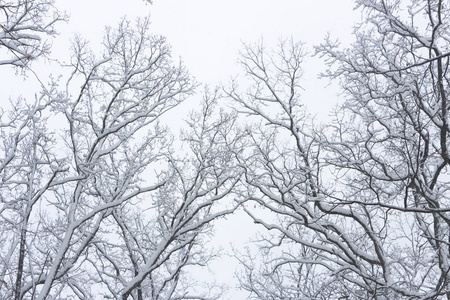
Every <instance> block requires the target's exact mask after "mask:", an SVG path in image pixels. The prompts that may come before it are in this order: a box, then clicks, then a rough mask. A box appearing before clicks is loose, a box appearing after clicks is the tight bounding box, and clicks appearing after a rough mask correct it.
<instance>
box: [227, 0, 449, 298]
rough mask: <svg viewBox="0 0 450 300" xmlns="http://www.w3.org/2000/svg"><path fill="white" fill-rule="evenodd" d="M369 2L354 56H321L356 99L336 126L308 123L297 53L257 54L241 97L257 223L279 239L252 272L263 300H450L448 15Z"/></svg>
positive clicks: (431, 4) (331, 46)
mask: <svg viewBox="0 0 450 300" xmlns="http://www.w3.org/2000/svg"><path fill="white" fill-rule="evenodd" d="M356 2H357V3H358V5H359V6H360V7H361V8H362V10H363V15H364V18H365V19H364V22H363V24H362V25H360V27H359V28H358V30H357V31H356V42H355V43H354V44H353V45H352V47H351V48H350V49H344V50H340V49H339V47H338V45H336V44H335V43H333V42H331V41H330V40H329V39H328V40H327V41H326V42H325V43H324V44H323V45H321V46H319V47H318V48H317V50H318V52H319V53H320V54H321V55H323V56H324V57H326V58H327V62H328V63H329V66H330V71H329V73H327V75H328V76H330V77H332V78H337V79H339V80H341V83H342V87H343V88H344V90H345V92H346V95H347V96H348V98H347V100H346V102H345V103H344V104H343V105H342V106H341V107H340V108H339V109H338V111H337V113H336V118H335V121H334V122H333V123H331V124H327V126H326V127H324V128H320V129H315V128H314V126H313V125H311V124H310V122H311V121H310V120H309V118H308V116H307V114H306V113H305V112H304V111H303V110H302V109H303V107H302V103H301V102H300V98H299V92H300V91H301V87H300V83H299V80H300V75H301V68H300V63H301V61H302V58H303V56H304V55H303V53H302V49H301V46H300V45H298V44H295V43H284V44H282V45H281V47H280V48H279V49H278V50H277V51H275V52H268V51H267V50H266V49H264V47H263V46H261V45H258V46H256V47H247V48H246V50H245V52H244V53H243V54H242V63H243V66H244V68H245V70H246V74H247V78H249V79H250V80H251V81H252V82H253V85H252V86H251V87H250V88H249V89H248V90H247V91H244V92H241V91H239V87H238V86H237V84H233V85H232V86H231V88H229V89H228V90H227V93H228V96H229V97H230V98H231V99H232V100H233V101H235V103H238V104H240V107H241V108H238V110H240V111H241V113H243V114H245V115H247V116H250V117H251V118H253V119H254V120H259V121H256V124H257V125H256V126H255V125H253V126H252V127H249V129H248V130H247V132H248V139H249V141H250V142H251V143H252V147H251V149H248V151H247V152H246V153H243V154H242V156H241V163H242V165H243V166H245V168H246V173H245V175H246V182H247V184H248V185H249V189H248V194H247V195H246V198H247V199H248V200H247V202H246V203H245V204H244V205H245V208H246V211H247V213H248V214H249V215H250V216H251V217H252V218H253V219H254V221H255V222H256V223H259V224H261V225H262V226H264V227H265V228H266V229H268V230H269V232H268V233H267V234H266V235H263V236H262V237H261V239H260V242H261V243H260V245H261V248H260V249H261V251H262V252H261V253H262V254H263V255H264V256H267V259H266V260H265V264H264V269H262V270H260V269H258V268H257V267H255V264H253V263H252V260H254V258H253V257H251V256H250V257H247V259H242V261H243V266H244V269H243V273H242V278H241V279H242V287H243V288H245V289H247V290H249V291H251V292H253V295H254V298H255V299H304V298H305V299H338V298H351V299H368V298H374V299H403V298H407V299H411V298H413V299H437V298H442V297H447V298H449V297H450V294H449V276H450V269H449V264H448V260H449V239H448V236H449V227H448V225H449V222H448V221H449V219H448V215H447V214H448V211H449V208H448V207H447V204H446V203H447V202H448V178H447V177H448V176H447V168H448V153H447V152H448V150H447V147H448V146H447V136H448V130H449V128H448V117H447V109H448V103H447V98H446V97H447V94H448V78H447V68H448V56H449V47H448V35H447V32H448V23H449V22H448V18H449V10H448V8H447V7H446V5H447V3H445V2H443V1H412V2H409V1H408V2H405V1H356ZM246 154H247V155H246ZM256 265H257V264H256ZM275 286H278V287H279V286H282V287H281V288H274V287H275Z"/></svg>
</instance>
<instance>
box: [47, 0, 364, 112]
mask: <svg viewBox="0 0 450 300" xmlns="http://www.w3.org/2000/svg"><path fill="white" fill-rule="evenodd" d="M57 3H60V4H59V5H60V6H61V7H63V8H64V9H66V10H67V12H69V13H70V15H71V21H70V23H69V25H67V26H65V28H64V31H66V30H67V32H71V31H72V32H78V33H80V34H81V35H82V36H83V37H85V38H89V39H91V40H93V41H94V44H95V40H98V41H100V40H101V37H102V33H103V30H104V27H105V25H111V26H115V25H116V24H117V20H119V19H120V18H121V17H123V16H124V15H126V16H127V17H128V18H130V19H134V18H135V17H138V16H140V17H145V16H149V15H150V16H151V18H150V19H151V22H152V25H151V28H152V30H153V32H154V33H156V34H161V35H164V36H166V37H167V41H168V42H169V44H171V45H172V47H173V48H172V49H173V57H174V59H177V58H181V59H182V60H183V62H184V63H185V65H186V66H187V68H188V69H189V71H190V73H191V74H192V75H193V76H194V77H195V78H196V80H197V81H199V82H200V83H207V84H209V85H213V86H214V85H217V84H219V83H226V82H227V81H228V79H229V78H230V77H231V76H234V75H236V73H237V72H239V71H240V69H239V66H238V65H237V63H236V62H237V59H238V53H239V50H240V49H242V43H243V42H245V43H253V42H256V41H258V40H260V39H261V38H263V40H264V42H265V44H267V45H268V46H271V45H273V46H275V45H276V43H277V42H278V40H279V39H280V38H290V37H292V38H293V39H294V40H296V41H297V40H298V41H302V42H305V43H306V49H307V50H308V52H309V53H312V52H313V46H314V45H317V44H319V43H320V42H321V41H323V39H324V37H325V35H326V34H327V32H330V33H331V35H332V36H333V37H336V38H337V37H339V39H340V40H343V41H349V39H350V34H351V32H352V27H353V25H354V23H355V20H356V21H358V17H359V13H357V12H355V11H353V7H354V4H353V1H352V0H320V1H316V0H227V1H223V0H220V1H219V0H154V3H153V5H149V4H147V3H146V2H145V1H143V0H79V1H69V0H57ZM68 36H69V35H67V34H65V35H64V37H68ZM66 45H67V44H65V46H63V47H66ZM55 46H56V45H55ZM304 69H305V70H304V85H303V87H304V88H305V92H304V93H303V95H304V96H303V99H304V101H305V104H306V105H307V106H308V107H310V108H311V110H312V111H313V113H314V114H316V113H319V114H320V115H321V116H326V115H327V114H328V111H329V110H330V109H331V107H332V106H333V105H334V103H335V101H336V93H337V90H336V89H333V88H326V86H327V84H328V82H327V81H325V80H321V81H318V80H317V74H318V73H319V72H320V71H323V70H324V66H323V64H322V62H321V61H320V60H319V59H318V58H309V59H307V60H306V61H305V64H304Z"/></svg>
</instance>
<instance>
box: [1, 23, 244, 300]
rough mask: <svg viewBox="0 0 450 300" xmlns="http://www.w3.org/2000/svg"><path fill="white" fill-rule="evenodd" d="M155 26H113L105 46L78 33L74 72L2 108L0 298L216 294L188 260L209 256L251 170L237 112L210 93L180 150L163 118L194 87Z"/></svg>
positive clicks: (197, 261) (202, 296)
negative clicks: (241, 148)
mask: <svg viewBox="0 0 450 300" xmlns="http://www.w3.org/2000/svg"><path fill="white" fill-rule="evenodd" d="M148 25H149V21H148V19H144V20H140V21H138V22H137V23H136V24H135V25H132V24H131V23H130V22H128V21H126V20H122V21H121V22H120V24H119V26H118V27H117V28H109V29H107V31H106V34H105V38H104V42H103V46H104V48H103V52H102V53H100V54H99V55H94V54H93V52H92V51H91V50H90V49H89V48H88V43H87V42H86V41H83V40H82V39H81V38H76V39H75V41H74V44H73V49H72V60H71V63H70V66H68V67H67V68H69V69H70V74H69V76H68V78H67V80H66V81H65V84H61V82H62V81H63V79H60V80H58V81H52V82H51V83H50V85H49V86H48V87H46V88H45V90H44V92H42V93H41V96H39V97H38V96H36V99H34V100H33V101H27V100H24V101H23V103H22V102H17V103H14V107H13V108H14V109H13V110H11V111H7V112H3V113H2V115H1V126H0V130H1V131H0V133H1V140H2V144H1V146H2V148H1V152H0V153H1V160H0V176H1V183H0V190H1V192H0V195H1V196H0V197H1V206H0V226H1V229H2V230H1V232H0V239H1V242H2V243H1V246H0V247H1V250H2V251H1V254H0V259H1V269H0V272H1V273H0V276H1V277H0V280H1V281H0V298H1V299H48V298H53V299H57V298H58V299H59V298H66V297H69V296H70V297H77V298H79V299H92V298H94V296H97V295H104V297H114V298H122V299H128V298H129V297H132V298H133V299H194V298H195V299H217V295H216V294H217V293H215V292H214V291H212V292H211V293H209V295H208V293H205V294H201V291H195V290H194V289H192V286H189V285H188V284H187V281H185V280H187V278H188V276H186V274H185V273H184V272H183V269H185V267H186V266H189V265H195V264H205V263H207V262H208V260H209V259H210V258H211V257H212V256H211V255H212V254H208V252H206V251H205V249H204V248H203V247H202V240H201V239H202V236H203V234H206V233H208V231H209V228H210V226H211V222H212V221H213V220H214V219H216V218H218V217H221V216H223V215H226V214H229V213H231V212H233V211H234V209H235V204H233V203H232V202H231V203H230V204H229V205H225V204H219V203H222V201H223V199H224V198H225V196H227V195H228V194H229V193H230V192H231V190H232V189H233V187H234V186H235V185H236V184H237V182H238V181H239V179H240V174H241V173H242V171H240V169H239V168H238V167H237V166H236V164H235V163H234V160H233V159H232V158H233V152H232V151H231V149H232V148H234V147H235V146H234V145H235V144H236V143H238V140H239V138H238V135H237V134H234V133H232V129H231V128H232V124H233V122H234V119H235V116H233V115H230V114H225V113H223V112H220V113H216V109H215V108H214V106H215V104H214V103H215V102H216V100H215V98H216V96H211V97H209V96H208V97H206V99H205V100H204V103H205V104H204V108H203V111H201V112H198V113H193V114H192V120H191V121H190V123H189V126H190V130H187V131H186V133H185V136H184V140H185V141H186V145H189V147H190V151H187V153H186V154H185V155H186V157H185V158H184V159H182V160H181V159H179V158H178V155H176V154H174V153H173V150H172V143H173V138H172V137H171V135H170V133H169V131H168V129H167V128H166V127H165V126H163V125H161V124H160V122H159V121H158V120H159V119H160V117H161V116H162V115H163V114H165V113H166V112H167V111H169V110H170V109H172V108H173V107H176V106H177V105H178V104H180V103H181V102H182V101H184V100H185V99H186V98H187V97H188V96H189V95H191V94H192V93H193V89H194V87H195V86H194V83H193V82H192V80H191V79H190V77H189V76H188V73H187V72H186V70H185V69H184V67H183V66H182V65H176V64H174V63H173V62H172V60H171V58H170V47H169V46H168V45H167V43H166V42H165V39H164V38H163V37H159V36H154V35H151V34H149V32H148ZM61 86H63V88H64V89H65V90H64V91H61V90H60V89H61V88H60V87H61ZM28 102H32V103H33V104H32V105H28V104H27V103H28ZM216 117H217V119H216Z"/></svg>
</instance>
